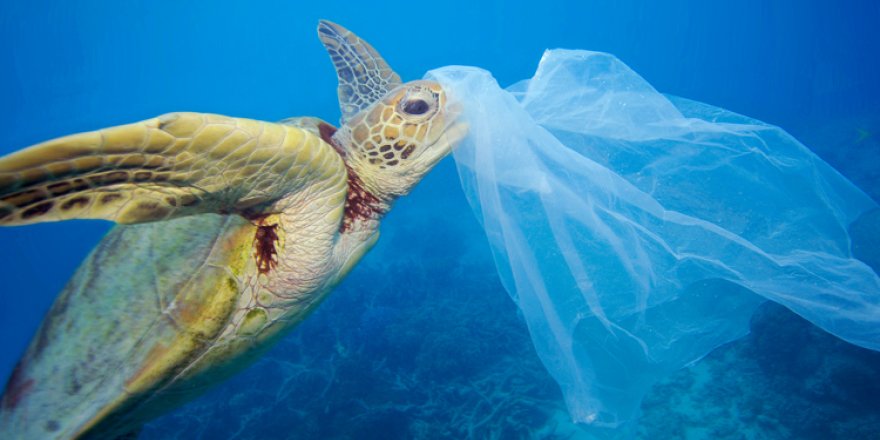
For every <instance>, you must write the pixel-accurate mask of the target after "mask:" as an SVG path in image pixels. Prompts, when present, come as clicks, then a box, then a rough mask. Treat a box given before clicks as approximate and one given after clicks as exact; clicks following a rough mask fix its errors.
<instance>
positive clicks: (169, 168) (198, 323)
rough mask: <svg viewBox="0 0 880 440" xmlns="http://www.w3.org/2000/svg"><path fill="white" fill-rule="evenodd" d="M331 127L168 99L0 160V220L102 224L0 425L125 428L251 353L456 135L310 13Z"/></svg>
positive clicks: (333, 277)
mask: <svg viewBox="0 0 880 440" xmlns="http://www.w3.org/2000/svg"><path fill="white" fill-rule="evenodd" d="M318 35H319V37H320V39H321V41H322V42H323V44H324V46H325V47H326V49H327V51H328V52H329V54H330V57H331V59H332V61H333V64H334V65H335V67H336V73H337V76H338V79H339V88H338V95H339V104H340V108H341V113H342V120H341V126H340V127H339V128H336V127H334V126H333V125H331V124H328V123H326V122H324V121H321V120H319V119H317V118H308V117H305V118H291V119H286V120H283V121H281V122H278V123H271V122H262V121H254V120H248V119H240V118H232V117H227V116H219V115H212V114H199V113H171V114H167V115H163V116H160V117H157V118H153V119H149V120H146V121H142V122H137V123H134V124H130V125H123V126H119V127H112V128H107V129H103V130H99V131H94V132H90V133H82V134H76V135H72V136H67V137H62V138H59V139H55V140H51V141H48V142H45V143H42V144H39V145H35V146H32V147H30V148H26V149H24V150H21V151H18V152H15V153H12V154H10V155H8V156H5V157H2V158H0V225H3V226H15V225H26V224H30V223H37V222H46V221H58V220H66V219H77V218H79V219H82V218H94V219H106V220H111V221H115V222H116V223H119V224H120V225H118V226H116V227H114V228H113V229H112V230H111V231H110V232H109V233H108V234H107V236H106V237H104V239H103V240H102V241H101V242H100V243H99V244H98V245H97V247H96V248H95V249H94V250H93V252H92V253H91V255H89V257H88V258H87V259H86V260H85V262H83V264H82V266H81V267H80V268H79V269H78V270H77V272H76V274H75V275H74V276H73V278H72V279H71V280H70V282H69V283H68V284H67V286H66V287H65V288H64V290H63V291H62V292H61V293H60V295H59V296H58V298H57V299H56V301H55V303H54V304H53V306H52V308H51V310H50V311H49V313H48V314H47V316H46V318H45V319H44V321H43V323H42V325H41V327H40V329H39V331H38V332H37V334H36V336H34V338H33V341H32V342H31V344H30V346H29V347H28V349H27V351H26V352H25V354H24V356H23V357H22V358H21V360H20V361H19V363H18V365H17V366H16V368H15V370H14V372H13V373H12V375H11V377H10V378H9V381H8V383H7V384H6V389H5V392H4V394H3V398H2V403H0V437H2V438H4V439H17V438H22V439H48V438H89V439H92V438H95V439H97V438H101V439H113V438H133V437H134V436H136V435H137V433H138V432H139V430H140V428H141V426H142V425H143V424H144V423H145V422H147V421H149V420H151V419H153V418H155V417H157V416H159V415H161V414H163V413H165V412H167V411H169V410H170V409H172V408H174V407H175V406H177V405H179V404H182V403H183V402H186V401H188V400H190V399H192V398H194V397H196V396H198V395H199V394H201V393H202V392H204V391H205V390H206V389H207V388H209V387H210V386H212V385H214V384H217V383H218V382H220V381H222V380H224V379H225V378H227V377H229V376H230V375H232V374H234V373H235V372H238V371H240V370H241V369H243V368H244V367H246V366H248V365H249V364H250V363H252V362H253V361H254V360H255V359H256V358H257V357H258V356H259V355H260V354H261V353H263V352H265V351H266V350H267V349H268V348H269V347H270V346H271V345H272V343H273V342H274V341H277V340H278V339H279V338H280V337H281V336H282V335H284V334H285V332H286V331H288V330H290V329H291V328H293V327H294V326H296V325H297V323H299V322H301V321H302V320H303V319H304V318H305V317H306V316H307V315H308V314H309V313H310V312H312V311H313V310H314V309H315V307H316V306H317V305H318V304H319V303H320V302H321V301H322V300H323V299H324V298H325V297H326V296H327V294H328V293H329V292H330V291H331V290H332V289H333V288H334V286H335V285H336V284H338V283H339V281H340V280H342V278H343V277H344V276H345V275H346V274H347V273H348V272H349V271H350V269H351V268H352V267H353V265H354V264H355V263H357V262H358V260H360V259H361V257H363V255H364V253H365V252H367V251H368V250H369V249H370V248H371V247H372V246H373V244H374V243H375V242H376V240H377V238H378V236H379V233H378V226H379V222H380V220H381V219H382V217H383V215H385V214H386V213H387V212H388V210H389V209H390V208H391V205H392V203H393V202H394V200H395V199H396V198H398V197H400V196H403V195H405V194H407V193H408V192H409V191H410V190H411V189H412V188H413V186H414V185H415V184H416V183H418V182H419V180H421V179H422V177H424V176H425V174H426V173H427V172H428V171H429V170H431V168H432V167H434V165H436V164H437V162H439V161H440V159H442V158H443V157H444V156H446V155H447V154H448V153H449V152H450V150H451V149H452V148H453V146H454V144H455V143H456V142H458V141H459V140H460V139H461V138H462V137H463V136H464V134H465V132H466V126H465V125H464V124H463V123H460V122H457V121H456V113H455V111H451V110H450V107H452V106H450V105H447V96H446V94H445V93H444V91H443V89H442V87H441V86H440V85H439V84H437V83H435V82H431V81H413V82H409V83H402V82H401V80H400V77H399V76H398V75H397V74H396V73H394V72H393V71H392V70H391V69H390V68H389V67H388V65H387V64H386V62H385V61H384V60H383V59H382V58H381V57H380V56H379V54H378V53H377V52H376V51H375V50H374V49H373V48H372V47H371V46H370V45H369V44H367V43H366V42H365V41H363V40H361V39H360V38H358V37H357V36H356V35H354V34H352V33H351V32H349V31H348V30H346V29H344V28H342V27H341V26H339V25H336V24H333V23H330V22H326V21H322V22H320V24H319V26H318Z"/></svg>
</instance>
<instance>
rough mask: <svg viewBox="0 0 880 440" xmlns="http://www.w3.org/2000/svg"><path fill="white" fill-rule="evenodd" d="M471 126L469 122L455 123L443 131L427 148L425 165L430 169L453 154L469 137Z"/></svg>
mask: <svg viewBox="0 0 880 440" xmlns="http://www.w3.org/2000/svg"><path fill="white" fill-rule="evenodd" d="M469 128H470V125H468V123H467V122H454V123H452V124H450V125H449V126H447V127H446V129H445V130H443V133H441V134H440V136H437V138H436V139H434V141H433V142H431V143H430V144H429V145H428V146H427V147H426V148H425V153H426V155H428V154H430V156H428V157H426V158H425V159H426V160H425V164H426V167H427V168H428V169H430V168H431V167H433V166H434V165H436V164H437V162H440V160H442V159H443V158H444V157H446V155H448V154H449V153H451V152H452V150H453V149H455V147H456V146H458V144H459V143H460V142H461V141H462V140H463V139H464V137H465V136H467V133H468V129H469Z"/></svg>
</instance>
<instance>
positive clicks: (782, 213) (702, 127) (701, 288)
mask: <svg viewBox="0 0 880 440" xmlns="http://www.w3.org/2000/svg"><path fill="white" fill-rule="evenodd" d="M427 77H428V78H429V79H433V80H435V81H439V82H440V83H441V84H442V85H443V86H444V88H445V89H446V90H447V92H448V93H449V95H450V97H451V99H452V100H457V101H459V104H460V105H461V109H462V112H463V114H462V117H463V118H464V119H465V120H466V121H467V122H468V123H469V124H470V131H469V135H468V137H467V138H466V139H465V140H464V142H463V143H462V145H460V146H459V147H458V148H457V149H456V151H455V152H454V157H455V161H456V163H457V166H458V170H459V174H460V176H461V183H462V187H463V188H464V191H465V193H466V195H467V197H468V200H469V202H470V204H471V206H472V208H473V210H474V212H475V213H476V215H477V217H478V219H479V220H480V222H481V224H482V226H483V228H484V229H485V232H486V236H487V237H488V240H489V243H490V245H491V248H492V251H493V254H494V258H495V262H496V266H497V268H498V272H499V274H500V275H501V279H502V282H503V284H504V286H505V288H506V290H507V291H508V292H509V293H510V295H511V296H512V297H513V299H514V301H515V302H516V303H517V305H518V306H519V308H520V309H521V311H522V314H523V316H524V318H525V321H526V324H527V325H528V328H529V331H530V333H531V337H532V341H533V342H534V345H535V348H536V351H537V353H538V355H539V357H540V358H541V360H542V362H543V363H544V365H545V366H546V368H547V370H548V371H549V373H550V374H551V375H552V376H553V377H554V379H555V380H556V381H557V382H558V383H559V385H560V387H561V389H562V392H563V395H564V397H565V401H566V404H567V407H568V410H569V413H570V414H571V416H572V417H573V418H574V420H575V421H578V422H582V423H586V424H589V425H591V426H595V427H599V428H619V427H621V425H625V424H629V425H632V423H631V422H632V421H634V420H635V419H636V418H637V416H638V409H639V404H640V402H641V399H642V397H643V395H644V394H645V393H646V392H647V391H648V389H649V388H650V387H651V385H652V384H654V383H656V382H657V381H658V380H659V379H661V378H663V377H664V376H666V375H668V374H670V373H671V372H673V371H675V370H677V369H680V368H682V367H684V366H686V365H688V364H690V363H693V362H695V361H697V360H699V359H700V358H701V357H703V356H705V355H706V354H707V353H709V352H710V351H711V350H712V349H714V348H716V347H717V346H719V345H721V344H724V343H726V342H729V341H731V340H734V339H736V338H739V337H741V336H743V335H745V334H746V333H747V332H748V324H749V318H750V316H751V315H752V313H753V311H754V310H755V308H756V307H757V306H758V305H759V304H761V302H763V301H764V300H765V299H770V300H772V301H776V302H778V303H780V304H783V305H784V306H786V307H788V308H789V309H791V310H793V311H794V312H796V313H797V314H799V315H801V316H803V317H804V318H806V319H808V320H810V321H811V322H813V323H814V324H816V325H818V326H819V327H821V328H823V329H825V330H827V331H828V332H831V333H833V334H835V335H837V336H838V337H840V338H843V339H845V340H847V341H849V342H852V343H854V344H858V345H860V346H862V347H867V348H870V349H873V350H880V325H878V324H880V279H878V275H877V273H876V272H875V269H876V267H875V268H874V269H872V268H871V267H870V266H869V265H868V264H866V263H865V262H864V261H862V260H859V259H858V258H856V257H854V256H853V248H854V247H856V246H857V244H858V243H857V241H858V240H860V239H864V240H868V241H870V240H874V242H876V238H871V237H875V236H876V232H877V231H878V230H880V229H878V227H877V223H880V222H877V221H876V219H877V218H878V216H877V215H876V213H877V205H876V203H875V202H874V201H873V200H871V199H870V198H869V197H868V196H866V195H865V194H864V193H863V192H862V191H861V190H859V189H858V188H856V187H855V186H854V185H853V184H852V183H850V182H849V181H848V180H847V179H846V178H844V177H843V176H841V175H840V174H839V173H838V172H837V171H835V170H834V169H832V168H831V167H830V166H829V165H827V164H826V163H825V162H823V161H822V160H821V159H820V158H818V157H817V156H816V155H815V154H813V153H812V152H810V150H808V149H807V148H805V147H804V146H803V145H802V144H800V143H799V142H798V141H797V140H795V139H794V138H793V137H791V136H790V135H788V134H787V133H786V132H785V131H783V130H781V129H779V128H777V127H774V126H771V125H768V124H765V123H762V122H760V121H757V120H754V119H750V118H747V117H744V116H741V115H738V114H734V113H731V112H729V111H726V110H723V109H720V108H717V107H713V106H710V105H706V104H702V103H699V102H695V101H690V100H686V99H681V98H675V97H670V96H665V95H662V94H660V93H658V92H657V91H656V90H654V89H653V88H652V87H651V85H650V84H648V83H647V82H646V81H645V80H644V79H642V78H641V77H640V76H639V75H638V74H636V73H635V72H634V71H632V70H631V69H629V68H628V67H627V66H626V65H625V64H623V63H622V62H620V61H619V60H617V59H616V58H615V57H614V56H612V55H609V54H605V53H597V52H587V51H570V50H552V51H547V52H546V53H545V54H544V56H543V58H542V59H541V63H540V65H539V67H538V70H537V72H536V73H535V75H534V77H533V78H531V79H530V80H524V81H521V82H519V83H516V84H514V85H513V86H511V87H508V88H507V89H502V88H501V87H500V86H499V85H498V84H497V82H496V81H495V79H494V78H493V77H492V75H491V74H490V73H489V72H487V71H484V70H481V69H478V68H473V67H460V66H450V67H444V68H440V69H437V70H433V71H431V72H429V73H428V75H427ZM866 219H867V220H866ZM865 221H873V222H874V223H873V224H870V225H868V226H865V225H864V222H865ZM854 222H860V224H862V226H860V227H859V228H857V229H858V230H859V231H861V232H860V234H864V235H865V236H866V237H867V238H865V237H862V238H860V237H854V235H856V234H855V233H854V231H855V228H854V229H853V230H852V231H851V228H850V226H851V225H852V224H853V223H854ZM854 240H855V241H854Z"/></svg>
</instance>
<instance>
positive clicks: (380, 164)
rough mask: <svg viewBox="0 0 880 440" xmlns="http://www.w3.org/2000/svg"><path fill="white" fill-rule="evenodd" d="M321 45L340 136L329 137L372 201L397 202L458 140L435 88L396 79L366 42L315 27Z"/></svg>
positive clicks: (451, 112) (458, 127)
mask: <svg viewBox="0 0 880 440" xmlns="http://www.w3.org/2000/svg"><path fill="white" fill-rule="evenodd" d="M318 35H319V37H320V38H321V42H322V43H324V46H325V47H326V48H327V51H328V52H329V53H330V57H331V59H332V60H333V64H334V65H335V67H336V74H337V76H338V78H339V88H338V95H339V106H340V109H341V111H342V120H341V126H340V129H339V130H338V131H337V132H336V134H334V135H333V141H334V142H335V143H336V146H337V148H339V149H340V150H341V151H342V153H343V155H344V158H345V162H346V164H347V165H348V167H349V169H350V171H351V172H353V173H354V174H355V175H356V176H357V177H358V178H359V179H360V181H361V182H362V183H363V186H364V188H365V189H366V190H367V191H369V192H370V193H371V194H373V195H375V196H376V197H378V198H380V199H382V200H385V201H389V202H390V201H392V200H393V199H394V198H396V197H399V196H402V195H405V194H407V193H409V191H410V190H411V189H412V188H413V187H414V186H415V185H416V184H417V183H418V182H419V181H420V180H421V179H422V177H424V176H425V174H427V172H428V171H430V170H431V169H432V168H433V167H434V165H436V164H437V163H438V162H439V161H440V159H443V158H444V157H445V156H446V155H447V154H449V152H450V151H452V148H453V147H454V146H455V144H457V143H458V141H460V140H461V139H462V138H463V137H464V135H465V134H466V131H467V129H466V125H465V124H463V123H460V122H457V121H456V119H457V116H458V113H459V112H458V111H457V109H456V106H455V105H451V104H450V103H449V102H448V98H447V95H446V93H445V92H444V91H443V87H441V85H440V84H439V83H436V82H433V81H425V80H421V81H412V82H408V83H405V84H404V83H402V82H401V81H400V77H399V76H398V75H397V74H396V73H394V71H392V70H391V68H390V67H388V64H387V63H386V62H385V60H383V59H382V57H381V56H379V54H378V53H377V52H376V51H375V49H373V48H372V46H370V45H369V44H368V43H367V42H365V41H363V40H361V39H360V38H358V37H357V36H356V35H354V34H353V33H351V32H350V31H348V30H346V29H345V28H343V27H341V26H339V25H337V24H334V23H330V22H328V21H321V22H320V24H319V26H318Z"/></svg>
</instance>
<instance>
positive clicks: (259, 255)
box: [254, 223, 278, 274]
mask: <svg viewBox="0 0 880 440" xmlns="http://www.w3.org/2000/svg"><path fill="white" fill-rule="evenodd" d="M276 229H278V224H277V223H276V224H274V225H261V224H257V232H256V234H254V257H255V258H256V260H257V270H258V271H259V272H260V273H261V274H267V273H269V271H271V270H272V269H275V266H277V265H278V250H277V249H276V248H275V243H278V233H277V232H275V230H276Z"/></svg>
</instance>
